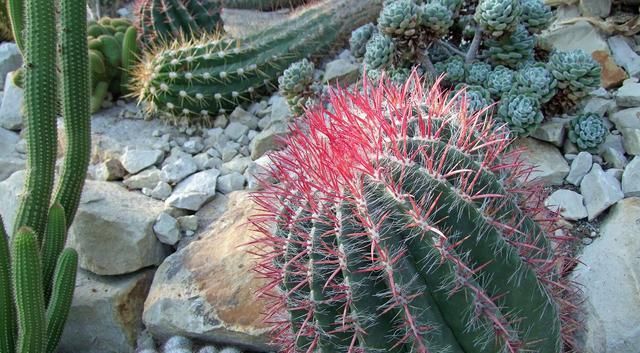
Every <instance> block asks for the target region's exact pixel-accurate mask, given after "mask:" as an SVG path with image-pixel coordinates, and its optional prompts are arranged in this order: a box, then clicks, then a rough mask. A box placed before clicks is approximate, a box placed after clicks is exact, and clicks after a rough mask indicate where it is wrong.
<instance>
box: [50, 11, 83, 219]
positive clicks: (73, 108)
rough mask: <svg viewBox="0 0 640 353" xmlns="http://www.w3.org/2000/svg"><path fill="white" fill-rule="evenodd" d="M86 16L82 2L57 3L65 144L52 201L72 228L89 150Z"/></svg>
mask: <svg viewBox="0 0 640 353" xmlns="http://www.w3.org/2000/svg"><path fill="white" fill-rule="evenodd" d="M86 17H87V10H86V6H85V3H84V2H83V1H76V0H62V1H60V26H61V29H62V30H61V31H60V48H61V53H62V55H61V57H60V62H61V65H60V68H61V70H60V73H61V75H62V79H61V80H60V83H61V85H60V93H61V94H60V95H61V97H62V116H63V118H64V127H65V135H66V145H65V158H64V163H63V165H62V172H61V176H60V181H59V184H58V186H57V189H56V193H55V195H54V200H55V202H57V203H60V205H61V206H62V209H63V210H64V212H63V213H64V215H65V224H66V226H70V225H71V222H72V221H73V218H74V217H75V215H76V210H77V209H78V204H79V203H80V194H81V192H82V188H83V186H84V180H85V177H86V174H87V167H88V165H89V154H90V150H91V115H90V113H89V95H88V94H87V92H89V91H90V88H89V59H88V56H87V52H88V48H87V39H86V38H87V21H86Z"/></svg>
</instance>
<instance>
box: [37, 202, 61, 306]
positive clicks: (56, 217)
mask: <svg viewBox="0 0 640 353" xmlns="http://www.w3.org/2000/svg"><path fill="white" fill-rule="evenodd" d="M66 234H67V226H66V221H65V215H64V209H63V208H62V206H61V205H60V204H59V203H55V204H54V205H53V206H51V209H50V210H49V221H48V222H47V233H46V235H45V237H44V239H43V241H42V247H41V248H40V252H41V254H42V288H43V289H44V299H45V303H48V302H49V298H50V297H51V287H52V285H53V282H52V279H53V274H54V272H55V269H56V263H57V261H58V257H59V256H60V252H62V249H63V248H64V243H65V241H66Z"/></svg>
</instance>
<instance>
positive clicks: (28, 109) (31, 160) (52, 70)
mask: <svg viewBox="0 0 640 353" xmlns="http://www.w3.org/2000/svg"><path fill="white" fill-rule="evenodd" d="M12 1H13V0H11V2H12ZM18 2H21V1H18ZM52 8H54V2H53V0H29V1H27V2H26V6H25V13H26V16H25V18H26V30H25V48H24V49H25V50H23V56H24V62H25V63H26V65H25V74H24V82H25V92H24V117H23V122H24V127H25V129H24V130H25V131H26V136H25V140H26V141H27V164H28V167H27V170H26V177H25V190H29V192H27V193H24V194H23V196H22V200H21V203H20V206H19V208H18V215H17V217H16V222H14V230H18V229H20V228H21V227H23V226H28V227H30V228H32V229H33V230H34V231H35V233H36V234H37V235H38V236H39V237H41V236H43V235H44V233H45V229H46V222H47V212H48V211H49V204H50V200H51V192H52V190H53V176H54V168H55V161H56V150H57V138H56V136H57V129H56V106H57V100H56V99H57V90H56V87H57V77H56V32H57V31H56V29H55V28H56V26H55V16H52V14H51V9H52ZM30 64H31V65H30ZM9 232H11V230H9Z"/></svg>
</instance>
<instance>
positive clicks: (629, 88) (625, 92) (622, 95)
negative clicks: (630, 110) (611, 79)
mask: <svg viewBox="0 0 640 353" xmlns="http://www.w3.org/2000/svg"><path fill="white" fill-rule="evenodd" d="M616 103H618V106H620V107H640V83H637V82H633V81H632V80H626V81H624V83H623V84H622V87H620V88H619V89H618V92H617V93H616Z"/></svg>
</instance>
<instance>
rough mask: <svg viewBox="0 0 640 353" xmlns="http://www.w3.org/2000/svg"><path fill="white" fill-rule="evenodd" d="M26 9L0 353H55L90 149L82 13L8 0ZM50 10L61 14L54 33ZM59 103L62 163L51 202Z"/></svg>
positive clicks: (46, 2) (1, 246) (1, 272)
mask: <svg viewBox="0 0 640 353" xmlns="http://www.w3.org/2000/svg"><path fill="white" fill-rule="evenodd" d="M23 5H24V9H23V10H24V18H22V17H20V16H18V17H12V22H14V23H13V24H12V25H13V28H14V29H15V28H18V27H20V26H22V20H24V27H25V29H24V32H23V31H22V30H20V31H17V32H16V33H21V34H23V35H22V36H20V38H21V39H23V40H24V43H23V44H24V46H22V47H21V51H22V54H23V57H24V61H25V65H24V69H23V73H22V74H23V75H24V76H23V84H24V90H25V102H24V119H23V121H24V124H25V129H24V131H25V139H26V141H27V153H28V155H27V156H28V158H27V168H26V180H25V186H24V191H23V192H22V197H21V202H20V205H19V208H18V214H17V215H16V220H15V222H14V227H15V228H14V230H9V231H12V232H13V237H12V238H11V241H10V243H9V239H8V236H7V233H6V232H5V229H4V225H3V222H2V220H1V219H0V304H1V306H0V351H1V352H2V353H53V352H54V351H55V349H56V346H57V345H58V342H59V340H60V337H61V335H62V331H63V328H64V323H65V321H66V319H67V315H68V313H69V308H70V306H71V299H72V297H73V292H74V289H75V277H76V270H77V265H78V255H77V253H76V251H75V250H73V249H71V248H66V249H63V247H64V244H65V241H66V234H67V229H68V226H69V225H70V224H71V221H72V220H73V218H74V216H75V213H76V209H77V207H78V203H79V199H80V193H81V191H82V188H83V186H84V180H85V176H86V170H87V166H88V163H89V152H90V147H91V145H90V120H89V118H90V113H89V95H88V94H87V93H88V92H89V65H88V49H87V39H86V36H87V23H86V7H85V3H84V2H78V1H75V0H60V1H59V3H56V1H54V0H27V1H26V2H25V3H24V4H23V3H22V1H20V0H10V8H12V9H14V10H15V9H18V8H21V7H22V6H23ZM53 8H58V9H59V21H60V23H59V26H56V17H57V16H52V13H51V9H53ZM12 13H14V12H12ZM16 19H19V21H17V22H16V21H15V20H16ZM57 33H60V34H59V37H58V36H57V35H56V34H57ZM16 39H18V38H16ZM56 46H58V47H56ZM57 53H59V57H58V58H57ZM58 70H59V72H60V77H58V74H57V72H58ZM58 93H59V96H60V100H58ZM58 102H60V103H61V104H60V105H61V112H62V115H63V119H64V125H65V131H66V146H65V151H66V156H65V160H64V162H63V165H62V172H61V175H60V177H59V183H58V185H57V187H56V189H55V193H53V196H52V192H53V191H54V176H55V173H54V171H55V164H56V149H57V145H58V140H57V129H56V113H57V103H58ZM51 203H53V206H51ZM9 244H10V245H9Z"/></svg>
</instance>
